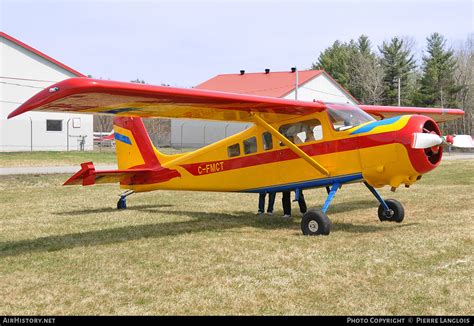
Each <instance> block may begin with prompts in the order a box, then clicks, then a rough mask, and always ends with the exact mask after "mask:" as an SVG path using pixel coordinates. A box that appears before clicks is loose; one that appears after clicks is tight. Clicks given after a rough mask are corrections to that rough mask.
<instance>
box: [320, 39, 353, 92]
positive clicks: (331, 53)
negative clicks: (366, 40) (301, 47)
mask: <svg viewBox="0 0 474 326" xmlns="http://www.w3.org/2000/svg"><path fill="white" fill-rule="evenodd" d="M352 48H353V47H352V45H350V44H347V43H342V42H340V41H339V40H337V41H336V42H334V44H333V45H332V46H330V47H329V48H327V49H325V50H324V51H323V52H321V54H320V55H319V58H318V61H317V62H316V63H313V65H312V66H311V69H324V70H325V71H326V72H327V73H328V74H329V75H331V77H332V78H334V79H335V80H336V81H337V82H338V83H339V84H341V86H342V87H344V88H348V84H349V58H350V55H351V51H352Z"/></svg>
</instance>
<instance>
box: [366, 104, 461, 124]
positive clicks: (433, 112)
mask: <svg viewBox="0 0 474 326" xmlns="http://www.w3.org/2000/svg"><path fill="white" fill-rule="evenodd" d="M359 107H360V108H361V109H362V110H364V111H365V112H367V113H369V114H370V115H372V116H374V117H375V118H376V119H380V118H382V119H386V118H390V117H394V116H398V115H403V114H423V115H426V116H429V117H430V118H432V119H433V120H435V121H436V122H445V121H449V120H454V119H458V118H461V117H462V115H463V114H464V111H463V110H459V109H439V108H417V107H404V106H376V105H359Z"/></svg>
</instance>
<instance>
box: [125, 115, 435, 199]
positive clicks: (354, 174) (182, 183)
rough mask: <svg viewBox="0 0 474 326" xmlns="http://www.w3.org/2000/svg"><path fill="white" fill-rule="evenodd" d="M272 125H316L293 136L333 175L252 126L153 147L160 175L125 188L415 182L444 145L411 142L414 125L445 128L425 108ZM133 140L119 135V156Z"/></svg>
mask: <svg viewBox="0 0 474 326" xmlns="http://www.w3.org/2000/svg"><path fill="white" fill-rule="evenodd" d="M272 126H273V127H274V128H275V129H277V130H280V131H281V132H287V131H288V130H291V128H300V129H297V130H296V132H297V131H298V130H303V129H304V128H306V129H308V128H307V126H311V128H312V130H313V131H314V135H313V137H306V139H305V135H303V132H302V131H301V132H299V133H298V134H299V135H300V136H302V135H303V137H301V138H300V139H299V140H298V139H296V141H295V142H294V143H295V144H296V145H297V146H298V147H299V148H300V149H301V150H303V151H304V152H305V153H306V154H308V155H309V156H310V157H311V158H313V159H314V160H315V161H317V162H318V163H319V164H321V165H322V166H323V167H325V168H326V169H327V171H328V172H329V175H324V174H323V173H321V172H320V171H318V170H316V169H315V168H314V167H313V166H311V165H310V164H308V162H307V161H305V160H304V159H302V158H301V157H300V156H298V155H297V154H296V153H295V152H294V151H292V150H291V149H290V148H288V147H287V146H286V145H284V144H283V143H282V142H281V141H279V140H278V139H276V138H275V137H274V136H273V137H272V135H271V134H269V133H268V131H267V130H266V129H264V128H262V127H261V126H259V125H254V126H252V127H250V128H248V129H247V130H245V131H243V132H241V133H239V134H236V135H233V136H231V137H228V138H225V139H223V140H221V141H218V142H216V143H214V144H211V145H209V146H206V147H203V148H200V149H198V150H196V151H194V152H190V153H185V154H179V155H171V156H167V155H163V154H161V153H159V152H158V151H156V149H155V153H156V155H157V157H158V158H159V160H160V164H161V167H160V169H157V171H156V172H153V173H154V174H155V175H154V176H152V175H150V177H149V178H140V180H133V179H132V180H127V181H125V182H122V183H121V187H122V188H126V189H131V190H134V191H137V192H140V191H152V190H159V189H169V190H198V191H199V190H200V191H230V192H264V191H287V190H295V189H306V188H314V187H323V186H328V185H331V184H334V183H349V182H358V181H366V182H367V183H369V184H370V185H372V186H375V187H382V186H385V185H389V186H391V187H398V186H400V185H401V184H405V185H407V186H409V185H411V184H413V183H414V182H416V181H417V180H418V179H419V178H420V176H421V175H422V174H424V173H426V172H428V171H430V170H432V169H434V168H435V167H436V166H437V165H438V164H439V161H440V159H441V155H442V149H441V148H438V149H436V150H434V152H427V150H424V149H413V148H412V138H413V133H414V132H423V131H426V130H428V131H430V132H436V133H438V134H439V129H438V127H437V125H436V123H435V122H434V121H433V120H431V119H430V118H428V117H426V116H421V115H404V116H398V117H394V118H390V119H385V120H380V121H369V122H365V123H362V124H360V125H357V126H355V127H351V126H348V127H347V128H335V125H334V121H332V120H331V118H330V116H329V115H328V113H327V112H326V111H323V112H316V113H313V114H311V115H306V116H303V117H301V116H299V117H292V118H289V119H288V120H284V121H279V122H278V123H274V124H272ZM302 126H303V129H301V128H302ZM305 126H306V127H305ZM119 132H120V133H121V134H123V136H125V137H127V138H129V139H132V142H133V141H134V140H133V135H132V133H131V132H130V131H129V130H125V129H123V130H120V129H119ZM306 136H307V134H306ZM128 145H129V144H123V143H122V144H121V143H120V140H119V141H117V154H118V156H120V151H125V150H129V149H128V148H127V146H128ZM139 156H140V155H139V153H137V157H139ZM140 164H142V162H141V159H140V158H137V162H135V164H133V165H135V166H140ZM133 165H132V166H130V165H129V166H126V167H123V168H130V167H133ZM119 168H120V166H119ZM160 174H161V177H160Z"/></svg>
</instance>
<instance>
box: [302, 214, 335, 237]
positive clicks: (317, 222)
mask: <svg viewBox="0 0 474 326" xmlns="http://www.w3.org/2000/svg"><path fill="white" fill-rule="evenodd" d="M331 227H332V223H331V221H330V220H329V218H328V217H327V215H326V214H324V213H323V212H322V211H321V210H319V209H316V208H311V209H309V210H308V211H307V212H306V213H305V214H304V215H303V218H302V219H301V231H303V234H304V235H329V232H331Z"/></svg>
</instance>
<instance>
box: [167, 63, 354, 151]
mask: <svg viewBox="0 0 474 326" xmlns="http://www.w3.org/2000/svg"><path fill="white" fill-rule="evenodd" d="M296 85H298V87H296ZM196 88H198V89H207V90H215V91H221V92H230V93H240V94H250V95H260V96H271V97H279V98H286V99H293V100H294V99H298V100H300V101H309V102H312V101H314V100H319V101H324V102H333V103H349V104H357V103H358V101H357V100H356V99H355V98H354V97H353V96H352V95H351V94H350V93H349V92H348V91H347V90H345V89H344V88H343V87H342V86H341V85H339V84H338V83H337V82H336V81H335V80H334V79H333V78H332V77H331V76H329V74H327V73H326V72H325V71H323V70H303V71H298V72H296V70H294V69H293V70H290V71H280V72H270V70H268V69H267V70H266V71H265V72H260V73H245V71H243V70H242V71H241V72H240V74H223V75H217V76H215V77H213V78H211V79H209V80H208V81H205V82H203V83H201V84H199V85H198V86H196ZM248 126H249V124H246V123H223V122H210V121H209V122H207V121H193V120H184V119H176V120H171V145H172V146H175V147H180V146H182V147H201V146H204V145H205V144H206V145H207V144H210V143H213V142H215V141H217V140H220V139H222V138H225V137H227V136H230V135H232V134H235V133H237V132H240V131H242V130H244V129H245V128H247V127H248Z"/></svg>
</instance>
